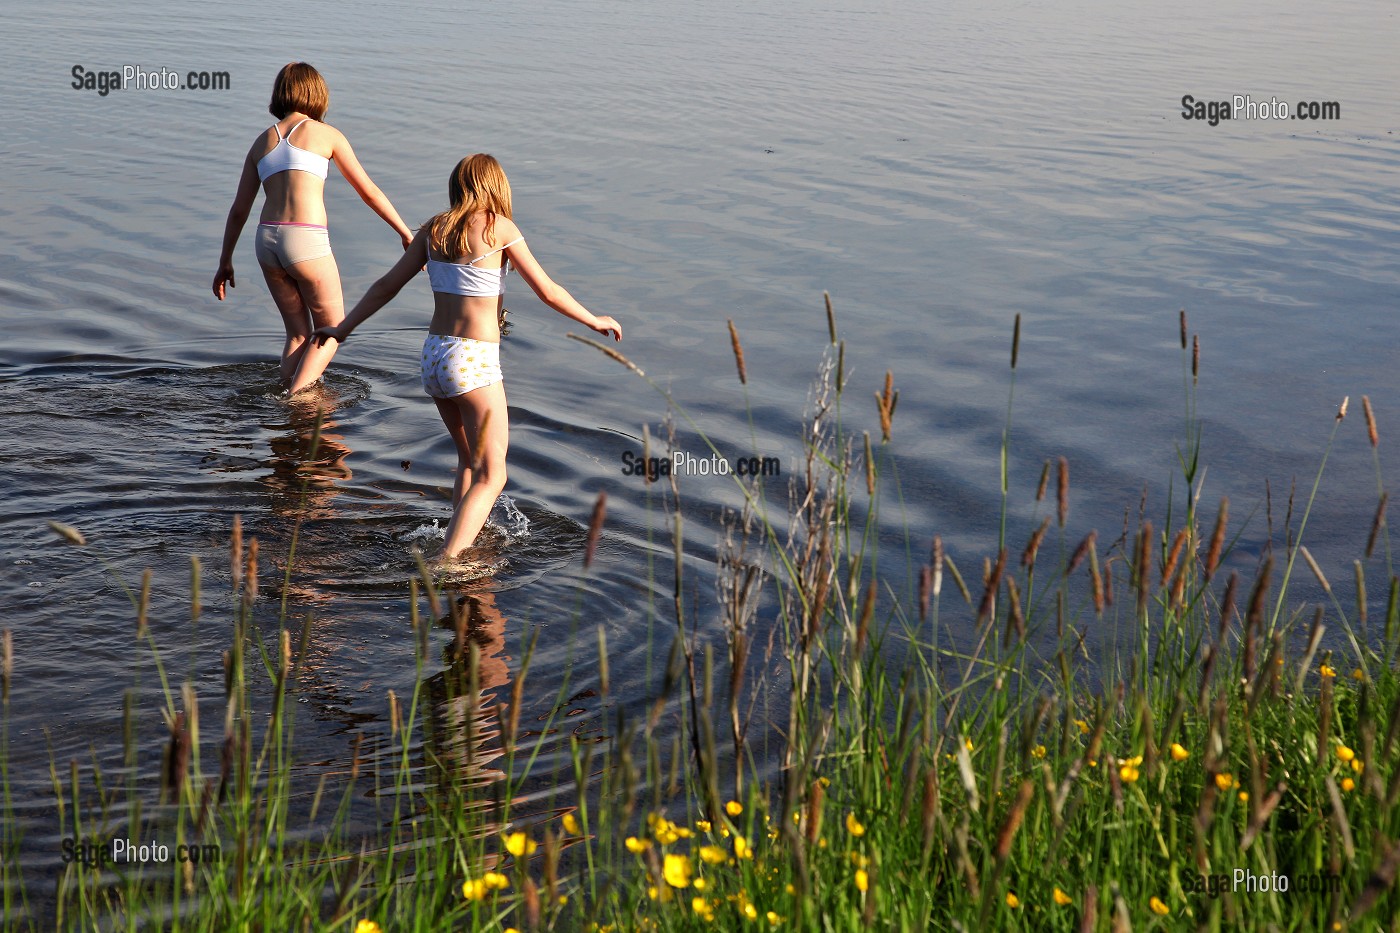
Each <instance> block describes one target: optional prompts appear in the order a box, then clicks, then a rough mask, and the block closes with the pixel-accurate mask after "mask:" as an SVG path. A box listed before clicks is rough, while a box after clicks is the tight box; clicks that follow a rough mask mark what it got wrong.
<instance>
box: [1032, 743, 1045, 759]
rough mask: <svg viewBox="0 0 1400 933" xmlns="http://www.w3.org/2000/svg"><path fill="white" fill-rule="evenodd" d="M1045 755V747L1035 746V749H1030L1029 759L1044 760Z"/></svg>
mask: <svg viewBox="0 0 1400 933" xmlns="http://www.w3.org/2000/svg"><path fill="white" fill-rule="evenodd" d="M1045 754H1046V753H1045V746H1044V745H1037V746H1035V748H1032V749H1031V757H1032V758H1044V757H1045Z"/></svg>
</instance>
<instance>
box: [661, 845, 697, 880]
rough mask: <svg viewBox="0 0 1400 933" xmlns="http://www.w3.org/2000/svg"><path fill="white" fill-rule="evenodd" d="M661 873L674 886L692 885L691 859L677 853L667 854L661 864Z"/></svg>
mask: <svg viewBox="0 0 1400 933" xmlns="http://www.w3.org/2000/svg"><path fill="white" fill-rule="evenodd" d="M661 875H662V877H664V878H665V879H666V883H667V884H669V885H670V886H671V887H673V888H688V887H690V859H688V858H686V857H685V856H684V855H676V854H675V853H669V854H667V856H666V858H665V860H664V861H663V862H662V864H661Z"/></svg>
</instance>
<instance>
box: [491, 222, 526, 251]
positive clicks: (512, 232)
mask: <svg viewBox="0 0 1400 933" xmlns="http://www.w3.org/2000/svg"><path fill="white" fill-rule="evenodd" d="M524 236H525V234H523V233H521V232H520V228H519V227H517V226H516V225H515V221H513V220H511V219H510V218H509V217H499V216H498V217H497V218H496V239H497V240H498V241H500V243H501V244H502V245H503V246H504V245H505V244H506V243H509V242H511V241H512V240H519V239H521V238H523V237H524Z"/></svg>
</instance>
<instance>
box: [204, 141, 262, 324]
mask: <svg viewBox="0 0 1400 933" xmlns="http://www.w3.org/2000/svg"><path fill="white" fill-rule="evenodd" d="M253 145H254V147H256V146H257V143H254V144H253ZM260 185H261V182H260V181H258V164H257V162H256V161H255V160H254V159H253V149H249V150H248V157H247V158H246V159H244V160H243V174H242V175H241V176H239V179H238V192H237V193H236V194H235V195H234V196H233V206H232V207H230V208H229V209H228V220H227V221H225V222H224V248H223V250H222V251H221V252H220V253H219V269H218V271H217V272H215V273H214V297H215V298H217V299H219V300H220V301H223V300H224V284H225V283H227V284H228V287H229V288H233V287H234V281H233V247H234V246H235V245H236V244H237V243H238V235H239V234H240V233H242V232H243V225H244V224H246V223H247V222H248V215H249V214H250V213H251V212H252V210H253V201H254V200H255V199H256V198H257V196H258V187H259V186H260Z"/></svg>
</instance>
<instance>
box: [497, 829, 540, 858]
mask: <svg viewBox="0 0 1400 933" xmlns="http://www.w3.org/2000/svg"><path fill="white" fill-rule="evenodd" d="M505 840H506V851H507V852H509V853H510V854H511V855H513V856H515V857H516V858H520V857H521V856H523V855H529V854H530V853H531V852H533V851H535V849H537V848H539V847H538V846H537V845H536V844H535V843H534V841H533V840H531V839H530V837H529V836H527V835H525V834H524V833H507V834H506V835H505Z"/></svg>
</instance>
